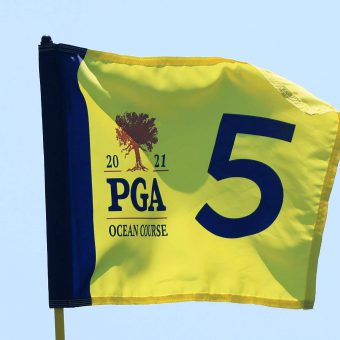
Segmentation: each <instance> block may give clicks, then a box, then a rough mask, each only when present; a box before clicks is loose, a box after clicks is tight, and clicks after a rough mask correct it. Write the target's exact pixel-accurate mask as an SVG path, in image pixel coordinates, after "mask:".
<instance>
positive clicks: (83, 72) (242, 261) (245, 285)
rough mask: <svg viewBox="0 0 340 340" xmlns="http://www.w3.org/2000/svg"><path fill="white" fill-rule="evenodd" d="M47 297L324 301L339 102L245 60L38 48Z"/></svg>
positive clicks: (69, 302) (57, 303)
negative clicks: (320, 285)
mask: <svg viewBox="0 0 340 340" xmlns="http://www.w3.org/2000/svg"><path fill="white" fill-rule="evenodd" d="M39 64H40V81H41V97H42V118H43V136H44V158H45V187H46V215H47V246H48V276H49V304H50V307H53V308H54V307H76V306H86V305H99V304H148V303H161V302H176V301H230V302H239V303H254V304H262V305H267V306H273V307H284V308H304V309H309V308H312V307H313V304H314V298H315V286H316V270H317V261H318V256H319V250H320V245H321V239H322V233H323V229H324V225H325V220H326V214H327V206H328V199H329V195H330V192H331V188H332V185H333V180H334V176H335V172H336V166H337V163H338V159H339V147H340V137H339V113H338V112H337V111H336V110H335V109H334V108H333V107H332V106H330V105H328V104H326V103H325V102H323V101H321V100H319V99H318V98H316V97H315V96H313V95H312V94H310V93H309V92H308V91H306V90H304V89H303V88H301V87H299V86H298V85H295V84H294V83H292V82H290V81H288V80H286V79H284V78H281V77H279V76H278V75H276V74H274V73H272V72H270V71H267V70H264V69H261V68H258V67H255V66H252V65H250V64H248V63H245V62H240V61H235V60H230V59H224V58H219V57H132V56H125V55H118V54H112V53H106V52H99V51H94V50H90V49H85V48H79V47H75V46H70V45H64V44H54V43H53V42H52V41H51V40H50V39H49V38H48V37H44V38H43V40H42V43H41V45H40V47H39Z"/></svg>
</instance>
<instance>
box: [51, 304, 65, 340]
mask: <svg viewBox="0 0 340 340" xmlns="http://www.w3.org/2000/svg"><path fill="white" fill-rule="evenodd" d="M54 323H55V339H56V340H65V328H64V309H63V308H54Z"/></svg>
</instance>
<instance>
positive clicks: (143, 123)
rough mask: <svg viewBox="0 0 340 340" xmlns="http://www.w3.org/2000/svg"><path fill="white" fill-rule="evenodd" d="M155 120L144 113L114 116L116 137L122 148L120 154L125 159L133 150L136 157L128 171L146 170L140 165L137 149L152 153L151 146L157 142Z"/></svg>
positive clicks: (127, 113) (126, 113) (140, 160)
mask: <svg viewBox="0 0 340 340" xmlns="http://www.w3.org/2000/svg"><path fill="white" fill-rule="evenodd" d="M155 120H156V119H155V118H150V117H149V115H148V114H146V113H136V112H125V113H124V114H122V115H117V116H116V123H117V125H118V128H116V137H117V140H118V142H119V146H124V148H123V149H122V152H125V157H127V156H128V155H129V154H130V152H131V151H132V150H133V151H134V153H135V157H136V164H135V166H134V167H133V168H130V169H128V171H136V170H142V171H147V170H148V168H147V167H145V166H144V165H143V164H142V159H141V156H140V151H139V149H141V150H143V151H149V152H150V151H152V148H153V145H154V144H156V143H157V142H158V138H157V133H158V130H157V128H156V126H155Z"/></svg>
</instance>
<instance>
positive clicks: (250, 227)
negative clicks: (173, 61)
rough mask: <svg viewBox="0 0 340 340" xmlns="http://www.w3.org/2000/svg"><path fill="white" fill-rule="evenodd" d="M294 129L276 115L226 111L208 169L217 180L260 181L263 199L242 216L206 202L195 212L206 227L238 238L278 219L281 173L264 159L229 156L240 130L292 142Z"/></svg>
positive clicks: (260, 229) (259, 229) (198, 219)
mask: <svg viewBox="0 0 340 340" xmlns="http://www.w3.org/2000/svg"><path fill="white" fill-rule="evenodd" d="M294 130H295V125H293V124H289V123H285V122H281V121H278V120H274V119H269V118H263V117H254V116H246V115H237V114H223V116H222V119H221V123H220V127H219V130H218V134H217V138H216V142H215V146H214V150H213V154H212V157H211V160H210V165H209V170H208V172H209V174H210V175H211V176H213V177H214V178H215V179H216V180H217V181H220V180H222V179H226V178H230V177H243V178H248V179H250V180H251V181H253V182H255V183H256V184H257V185H258V187H259V189H260V191H261V200H260V204H259V206H258V207H257V209H256V210H255V211H254V212H253V213H251V214H250V215H248V216H245V217H242V218H228V217H225V216H222V215H220V214H218V213H217V212H216V211H214V210H213V209H212V208H211V207H210V206H209V204H205V205H204V206H203V207H202V209H201V210H200V211H199V213H198V214H197V216H196V220H197V221H198V222H199V223H200V224H201V225H202V226H203V227H204V228H205V229H207V230H209V231H210V232H211V233H213V234H215V235H217V236H221V237H226V238H236V237H244V236H249V235H253V234H257V233H259V232H261V231H263V230H265V229H266V228H268V227H269V226H270V225H271V224H272V223H273V222H274V221H275V219H276V218H277V216H278V215H279V213H280V210H281V207H282V202H283V187H282V183H281V180H280V178H279V176H278V175H277V174H276V172H275V171H274V170H273V169H272V168H271V167H269V166H268V165H266V164H264V163H262V162H259V161H255V160H250V159H236V160H230V155H231V152H232V149H233V146H234V142H235V137H236V134H237V133H243V134H248V135H256V136H265V137H270V138H276V139H280V140H283V141H286V142H291V140H292V138H293V134H294ZM249 147H250V148H251V147H252V146H251V145H249ZM240 204H242V202H240Z"/></svg>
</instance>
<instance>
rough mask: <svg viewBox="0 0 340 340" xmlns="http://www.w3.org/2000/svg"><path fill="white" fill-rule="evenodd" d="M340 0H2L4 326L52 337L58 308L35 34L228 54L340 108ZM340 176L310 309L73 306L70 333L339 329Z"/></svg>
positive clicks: (308, 333) (309, 334)
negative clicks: (51, 274) (50, 282)
mask: <svg viewBox="0 0 340 340" xmlns="http://www.w3.org/2000/svg"><path fill="white" fill-rule="evenodd" d="M339 14H340V3H339V2H338V1H336V0H334V1H328V0H323V1H312V0H310V1H307V0H304V1H296V0H295V1H292V0H286V1H263V0H257V1H248V2H247V1H242V0H240V1H216V0H209V1H204V2H203V1H198V0H196V1H184V0H182V1H180V0H173V1H166V2H165V1H160V0H159V1H148V0H144V1H130V0H124V1H114V0H112V1H96V2H95V1H94V0H92V1H91V2H89V1H70V0H69V1H65V0H62V1H56V0H54V1H50V0H48V1H47V0H45V1H42V0H32V1H15V0H11V1H9V0H8V1H5V0H1V2H0V52H1V53H0V115H1V120H0V138H1V139H0V156H1V163H0V192H1V196H0V268H1V274H0V294H1V302H0V330H1V338H2V339H4V340H12V339H13V340H16V339H44V340H45V339H46V340H48V339H53V337H54V320H53V312H52V310H49V309H48V290H47V256H46V236H45V203H44V172H43V148H42V128H41V125H42V124H41V107H40V88H39V73H38V49H37V45H38V43H39V41H40V37H41V35H43V34H50V35H51V36H52V38H53V41H54V42H56V43H58V42H62V43H68V44H73V45H78V46H83V47H87V48H91V49H97V50H103V51H108V52H110V51H111V52H116V53H119V54H128V55H138V56H144V55H179V56H183V55H188V56H189V55H194V56H195V55H200V56H222V57H226V58H232V59H238V60H244V61H248V62H250V63H252V64H255V65H257V66H261V67H264V68H267V69H270V70H272V71H274V72H276V73H278V74H280V75H282V76H284V77H285V78H288V79H290V80H292V81H294V82H296V83H298V84H300V85H302V86H304V87H305V88H307V89H308V90H310V91H311V92H312V93H314V94H315V95H317V96H318V97H320V98H322V99H323V100H325V101H326V102H329V103H330V104H332V105H333V106H335V107H336V108H338V109H340V86H339V79H340V57H339V56H340V42H339V41H340V40H339V36H340V15H339ZM339 202H340V180H339V176H337V180H336V182H335V185H334V188H333V192H332V195H331V199H330V206H329V214H328V219H327V223H326V228H325V233H324V240H323V245H322V248H321V255H320V260H319V269H318V280H317V296H316V304H315V308H314V310H312V311H294V310H284V309H274V308H269V307H261V306H253V305H241V304H232V303H198V302H190V303H175V304H162V305H148V306H99V307H86V308H78V309H72V310H66V312H65V322H66V336H67V337H66V338H67V340H79V339H81V340H87V339H98V340H103V339H110V340H111V339H125V340H129V339H147V340H153V339H157V340H158V339H161V340H163V339H176V340H181V339H186V340H187V339H189V340H190V339H195V340H197V339H223V340H227V339H232V340H237V339H247V340H248V339H254V340H256V339H261V340H267V339H268V340H269V339H270V340H272V339H275V340H281V339H282V340H283V339H285V340H286V339H290V340H295V339H297V340H300V339H308V340H314V339H315V340H320V339H329V340H333V339H334V340H337V339H340V326H339V323H340V322H339V320H340V319H339V309H338V306H339V304H340V294H339V289H340V288H339V287H340V269H339V268H340V266H339V260H340V246H339V245H340V228H339V223H340V213H339Z"/></svg>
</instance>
